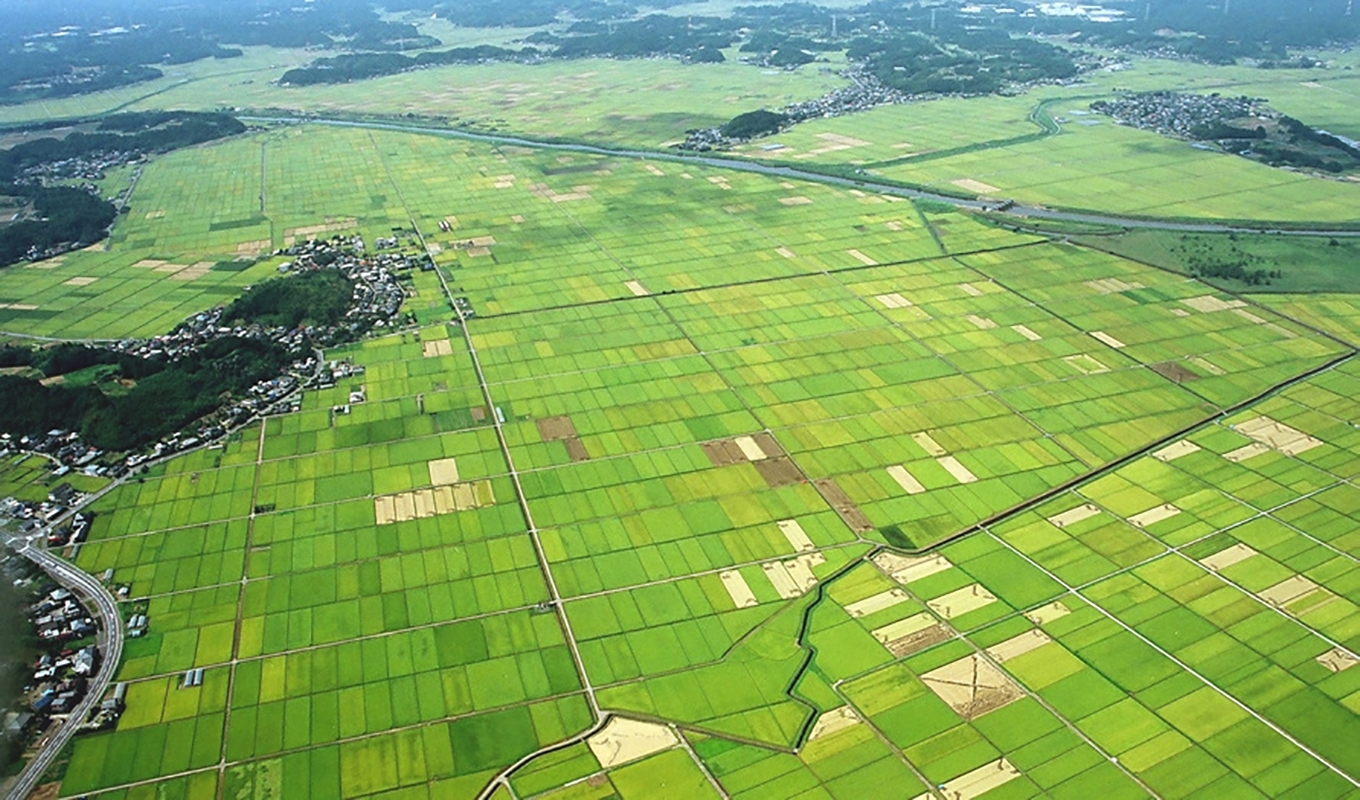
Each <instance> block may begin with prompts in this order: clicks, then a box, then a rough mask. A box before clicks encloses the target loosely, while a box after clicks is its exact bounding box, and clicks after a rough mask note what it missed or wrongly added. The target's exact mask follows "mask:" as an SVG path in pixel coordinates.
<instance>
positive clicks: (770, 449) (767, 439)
mask: <svg viewBox="0 0 1360 800" xmlns="http://www.w3.org/2000/svg"><path fill="white" fill-rule="evenodd" d="M751 438H752V439H754V440H755V442H756V445H757V446H758V447H759V448H760V449H761V450H763V451H764V452H765V456H766V457H767V458H774V457H775V456H782V455H784V448H782V447H780V446H779V442H778V441H777V440H776V439H775V438H774V436H773V435H771V434H768V433H757V434H756V435H754V436H752V437H751Z"/></svg>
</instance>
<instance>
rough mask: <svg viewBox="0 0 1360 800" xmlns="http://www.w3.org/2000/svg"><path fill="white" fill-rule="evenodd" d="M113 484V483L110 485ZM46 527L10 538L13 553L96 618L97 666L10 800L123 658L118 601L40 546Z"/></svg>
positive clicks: (22, 794)
mask: <svg viewBox="0 0 1360 800" xmlns="http://www.w3.org/2000/svg"><path fill="white" fill-rule="evenodd" d="M111 485H112V484H111ZM46 535H47V529H46V528H44V529H41V530H40V531H39V532H38V534H35V538H33V539H20V538H19V537H13V538H11V539H10V541H9V543H10V544H11V545H12V546H13V547H14V549H15V552H17V553H18V554H19V555H22V556H24V557H25V558H27V559H28V560H29V561H32V562H33V563H34V564H37V565H38V566H39V567H40V568H41V569H42V570H43V571H44V572H46V573H47V574H48V575H49V576H51V577H52V579H53V580H55V581H56V582H57V583H59V584H61V585H62V586H65V587H66V588H67V589H70V590H71V592H72V593H73V594H75V595H76V596H77V597H79V598H80V600H81V602H82V603H84V605H85V608H86V609H87V610H89V611H91V612H92V613H93V614H94V615H95V616H96V617H97V618H98V620H99V634H98V636H96V638H95V641H96V642H97V643H98V645H99V669H98V670H97V671H96V672H95V674H94V676H93V677H92V678H91V679H90V684H89V689H88V690H87V691H86V692H85V696H84V697H83V698H81V701H80V703H79V704H78V705H77V706H76V707H75V710H73V711H72V712H71V714H70V716H68V717H67V719H66V721H65V722H63V723H62V724H61V726H60V727H59V728H57V730H56V731H55V732H53V733H51V734H49V735H48V736H47V739H46V740H45V741H44V742H43V745H42V747H41V748H39V750H38V753H37V755H35V756H34V757H33V760H32V761H30V762H28V764H26V765H25V766H24V770H23V772H22V773H20V774H19V778H18V781H17V782H16V783H15V784H14V785H13V786H11V787H10V791H9V795H8V798H9V800H24V798H26V797H28V795H29V793H30V792H32V791H33V790H34V789H35V788H37V785H38V781H39V780H41V779H42V776H43V774H44V773H45V772H47V768H48V767H49V766H51V764H52V762H53V761H55V760H56V758H57V756H58V755H60V753H61V751H62V748H64V747H65V746H66V743H67V742H69V741H71V737H72V736H75V734H76V730H77V729H78V728H79V727H80V726H81V724H82V723H84V722H85V720H86V718H87V717H89V714H90V711H91V710H92V709H93V708H94V707H95V706H96V705H97V704H98V703H99V702H100V701H101V700H102V699H103V697H104V691H105V690H106V689H108V687H109V683H110V682H111V681H112V680H113V675H114V673H115V672H117V670H118V662H119V661H120V660H122V657H123V637H124V631H123V618H122V615H121V614H120V613H119V612H118V601H117V600H116V599H115V598H114V596H113V595H112V594H110V593H109V591H108V589H106V588H104V585H103V584H101V583H100V582H99V581H97V580H95V579H94V578H93V577H91V576H90V575H88V574H86V573H84V572H82V571H81V570H79V569H77V568H76V567H75V566H73V565H72V564H71V563H69V562H67V561H65V560H64V559H61V558H58V557H57V556H54V555H52V554H51V553H49V552H47V551H46V550H44V549H42V548H41V547H39V546H38V545H37V544H36V542H41V541H43V539H44V537H46Z"/></svg>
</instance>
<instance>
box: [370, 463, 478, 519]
mask: <svg viewBox="0 0 1360 800" xmlns="http://www.w3.org/2000/svg"><path fill="white" fill-rule="evenodd" d="M446 460H451V459H446ZM439 469H440V470H441V471H442V470H444V469H445V468H443V467H441V468H439ZM433 478H434V470H433V469H432V470H431V479H433ZM495 503H496V494H495V491H494V490H493V489H492V488H491V481H475V482H472V483H455V484H452V485H448V484H445V485H442V486H439V487H437V488H435V489H421V490H419V491H414V492H399V493H397V494H392V495H384V496H381V497H375V498H373V511H374V516H375V517H376V519H377V521H378V524H380V525H385V524H387V523H390V522H406V521H408V520H413V519H425V518H426V517H433V516H436V515H439V514H448V513H452V512H455V511H468V510H470V509H474V508H482V507H483V506H490V505H495Z"/></svg>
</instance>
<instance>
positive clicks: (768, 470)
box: [752, 456, 803, 489]
mask: <svg viewBox="0 0 1360 800" xmlns="http://www.w3.org/2000/svg"><path fill="white" fill-rule="evenodd" d="M752 463H753V464H754V465H755V468H756V472H759V473H760V477H762V478H764V479H765V483H767V484H769V487H770V488H771V489H778V488H779V487H780V486H793V485H795V484H799V483H802V482H803V473H802V472H801V471H799V469H798V466H797V465H796V464H794V463H793V460H792V459H790V458H788V457H786V456H779V457H778V458H766V459H763V460H761V461H755V462H752Z"/></svg>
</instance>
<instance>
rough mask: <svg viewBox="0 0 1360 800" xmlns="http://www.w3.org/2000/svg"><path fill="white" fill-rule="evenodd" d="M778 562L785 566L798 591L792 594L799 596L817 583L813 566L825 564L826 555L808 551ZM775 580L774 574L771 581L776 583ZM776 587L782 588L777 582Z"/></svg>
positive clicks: (786, 572) (795, 589)
mask: <svg viewBox="0 0 1360 800" xmlns="http://www.w3.org/2000/svg"><path fill="white" fill-rule="evenodd" d="M777 563H778V564H779V566H780V567H782V568H783V570H784V572H785V574H787V575H788V578H789V580H790V581H791V582H792V586H793V591H796V594H794V595H792V596H793V597H797V596H798V595H801V594H803V593H804V592H806V591H808V590H809V589H811V588H812V587H814V586H816V585H817V575H816V573H814V572H813V571H812V568H813V567H817V566H821V565H822V564H825V563H826V556H824V555H822V554H821V553H808V554H807V555H802V556H799V557H798V558H795V559H791V560H789V561H783V562H777ZM776 571H777V570H776ZM766 574H767V575H769V574H771V573H770V572H769V571H767V572H766ZM774 581H775V579H774V578H773V576H772V577H771V581H770V582H771V583H774ZM775 589H780V586H779V584H777V583H775ZM781 594H782V590H781Z"/></svg>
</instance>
